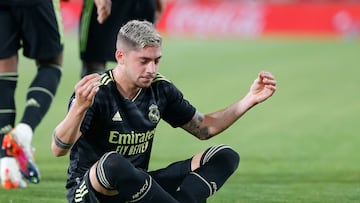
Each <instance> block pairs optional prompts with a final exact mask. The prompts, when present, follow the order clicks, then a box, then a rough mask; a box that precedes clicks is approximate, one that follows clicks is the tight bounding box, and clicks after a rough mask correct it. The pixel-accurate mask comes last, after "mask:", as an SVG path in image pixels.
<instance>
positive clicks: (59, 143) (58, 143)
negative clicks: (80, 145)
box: [53, 130, 72, 149]
mask: <svg viewBox="0 0 360 203" xmlns="http://www.w3.org/2000/svg"><path fill="white" fill-rule="evenodd" d="M53 136H54V142H55V144H56V146H57V147H59V148H61V149H70V148H71V147H72V144H67V143H64V142H63V141H61V140H60V139H59V138H58V136H57V135H56V131H55V130H54V132H53Z"/></svg>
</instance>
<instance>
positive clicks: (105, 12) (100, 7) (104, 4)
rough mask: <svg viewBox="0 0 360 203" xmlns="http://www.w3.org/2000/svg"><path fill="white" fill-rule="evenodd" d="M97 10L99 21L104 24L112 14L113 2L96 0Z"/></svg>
mask: <svg viewBox="0 0 360 203" xmlns="http://www.w3.org/2000/svg"><path fill="white" fill-rule="evenodd" d="M94 2H95V5H96V8H97V14H98V17H97V21H98V22H99V23H100V24H103V23H104V22H105V20H106V19H107V18H108V17H109V16H110V14H111V4H112V2H111V0H94Z"/></svg>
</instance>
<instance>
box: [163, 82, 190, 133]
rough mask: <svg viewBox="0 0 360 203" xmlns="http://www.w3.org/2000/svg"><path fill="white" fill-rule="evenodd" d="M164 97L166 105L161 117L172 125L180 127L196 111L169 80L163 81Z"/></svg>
mask: <svg viewBox="0 0 360 203" xmlns="http://www.w3.org/2000/svg"><path fill="white" fill-rule="evenodd" d="M165 83H166V88H165V95H166V96H165V97H166V99H167V105H166V107H165V109H164V112H163V115H162V118H163V120H164V121H166V122H167V123H169V124H170V125H171V126H172V127H180V126H182V125H184V124H186V123H187V122H189V121H190V120H191V119H192V117H193V116H194V114H195V112H196V108H195V107H194V106H192V105H191V104H190V102H189V101H188V100H186V99H185V98H184V96H183V94H182V92H181V91H180V90H179V89H178V88H177V87H176V86H175V85H174V84H173V83H171V82H165Z"/></svg>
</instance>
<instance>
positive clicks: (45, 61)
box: [36, 53, 63, 67]
mask: <svg viewBox="0 0 360 203" xmlns="http://www.w3.org/2000/svg"><path fill="white" fill-rule="evenodd" d="M62 63H63V54H62V53H60V54H58V55H57V56H55V57H52V58H48V59H38V60H36V65H37V66H38V67H39V66H43V65H47V64H54V65H56V66H59V67H61V66H62Z"/></svg>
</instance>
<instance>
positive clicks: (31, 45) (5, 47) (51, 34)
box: [0, 0, 63, 60]
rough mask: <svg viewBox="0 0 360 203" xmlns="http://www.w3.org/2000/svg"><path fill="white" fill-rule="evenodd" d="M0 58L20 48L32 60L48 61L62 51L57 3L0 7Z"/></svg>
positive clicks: (13, 53)
mask: <svg viewBox="0 0 360 203" xmlns="http://www.w3.org/2000/svg"><path fill="white" fill-rule="evenodd" d="M0 25H1V31H0V44H1V46H0V59H4V58H8V57H11V56H13V55H15V54H17V52H18V50H19V49H20V48H21V47H22V48H23V55H24V56H26V57H28V58H32V59H40V60H41V59H45V60H46V59H51V58H54V57H56V56H57V55H59V54H60V53H61V52H62V50H63V39H62V36H63V28H62V21H61V13H60V4H59V0H43V1H41V2H40V3H36V4H34V5H28V6H5V5H1V6H0Z"/></svg>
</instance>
